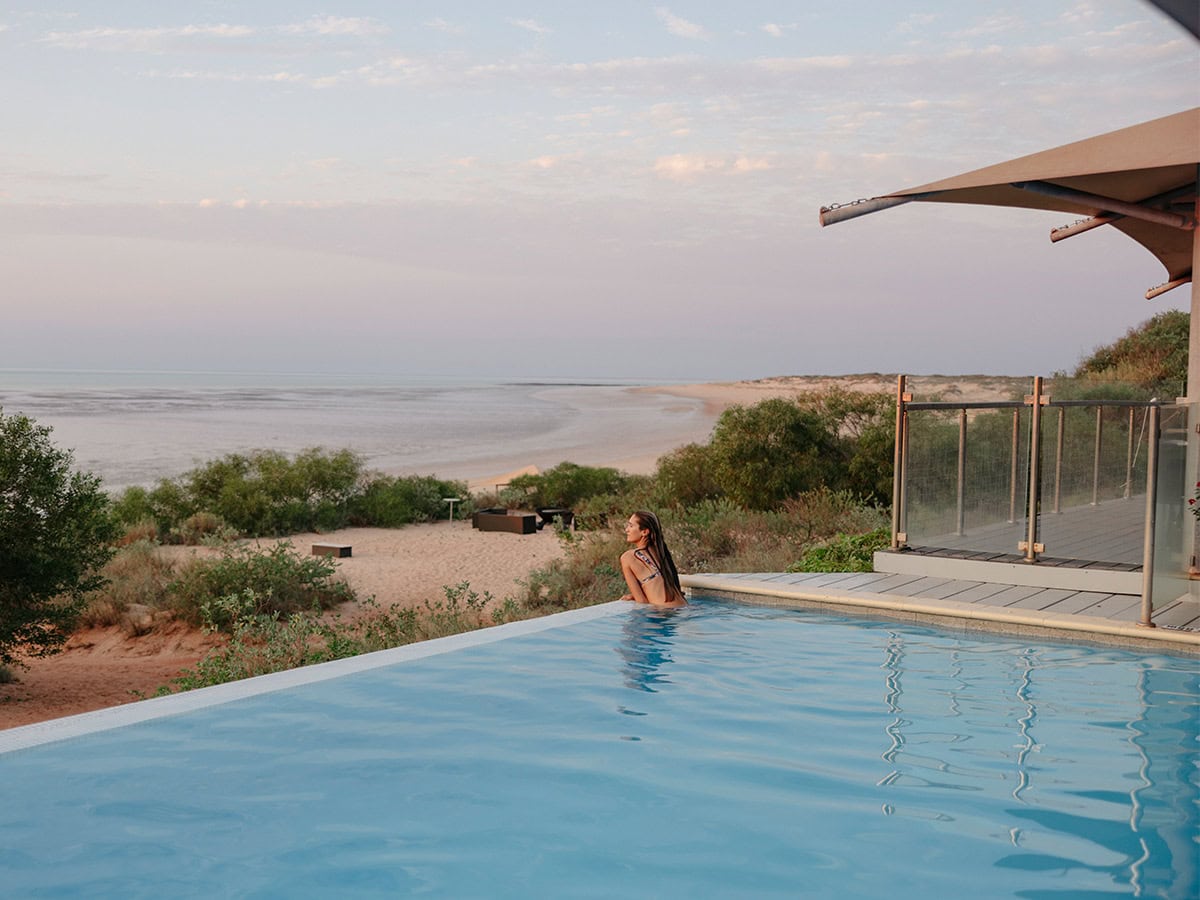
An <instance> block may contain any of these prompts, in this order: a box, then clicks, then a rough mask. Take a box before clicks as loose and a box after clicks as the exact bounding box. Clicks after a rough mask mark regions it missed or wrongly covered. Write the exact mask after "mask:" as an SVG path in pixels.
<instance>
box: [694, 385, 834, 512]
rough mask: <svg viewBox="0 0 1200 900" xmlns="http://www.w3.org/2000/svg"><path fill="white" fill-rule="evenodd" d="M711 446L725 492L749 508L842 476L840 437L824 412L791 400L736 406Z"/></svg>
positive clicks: (764, 505)
mask: <svg viewBox="0 0 1200 900" xmlns="http://www.w3.org/2000/svg"><path fill="white" fill-rule="evenodd" d="M709 446H710V452H711V454H712V459H713V465H714V471H715V477H716V480H717V482H718V483H719V484H720V486H721V489H722V493H723V495H724V496H725V497H727V498H729V499H730V500H732V501H733V502H735V503H737V504H738V505H739V506H744V507H746V508H747V509H762V510H765V509H772V508H774V507H775V506H777V505H779V504H780V503H782V502H783V501H784V500H786V499H787V498H788V497H794V496H795V495H796V494H799V493H801V492H802V491H806V490H812V489H814V488H817V487H821V486H822V485H833V486H836V485H838V483H839V479H840V478H841V448H840V446H839V443H838V436H837V435H836V433H834V432H833V431H832V430H831V428H830V426H829V423H828V422H827V421H826V419H825V418H824V417H823V416H822V415H821V414H820V413H818V412H816V411H814V410H812V409H806V408H803V407H801V406H800V405H799V404H797V403H795V402H793V401H790V400H784V399H779V398H776V399H771V400H764V401H762V402H761V403H757V404H755V405H754V406H731V407H730V408H729V409H727V410H725V412H723V413H722V414H721V418H720V419H718V420H717V425H716V427H715V428H714V429H713V436H712V441H711V443H710V445H709Z"/></svg>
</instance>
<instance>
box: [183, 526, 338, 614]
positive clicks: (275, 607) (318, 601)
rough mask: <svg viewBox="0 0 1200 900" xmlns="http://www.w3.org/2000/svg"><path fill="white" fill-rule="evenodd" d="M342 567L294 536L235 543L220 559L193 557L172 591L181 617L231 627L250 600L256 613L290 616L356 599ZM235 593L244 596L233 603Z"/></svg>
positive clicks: (238, 596)
mask: <svg viewBox="0 0 1200 900" xmlns="http://www.w3.org/2000/svg"><path fill="white" fill-rule="evenodd" d="M336 570H337V563H336V562H335V561H334V560H333V559H331V558H329V557H326V556H301V555H300V554H298V553H297V552H296V551H295V550H294V549H293V547H292V545H291V543H290V542H288V541H283V542H281V543H279V544H276V545H274V546H272V547H269V548H267V549H257V548H253V547H244V546H233V547H227V548H225V549H224V550H222V551H221V555H220V557H218V558H217V559H194V560H192V561H191V562H189V563H188V564H187V565H186V566H185V567H184V568H183V571H182V572H180V574H179V576H178V577H177V578H176V579H175V580H174V581H172V582H171V583H170V584H169V585H167V589H166V593H167V598H168V602H169V604H170V607H171V609H172V610H173V611H174V612H175V614H176V616H177V617H178V618H180V619H182V620H184V621H186V622H189V623H191V624H193V625H206V626H209V627H212V628H216V629H218V630H228V629H229V628H231V627H232V625H233V624H234V622H235V621H236V620H237V618H238V617H239V616H240V615H241V614H242V612H243V608H242V607H243V605H244V603H245V602H247V601H252V602H251V605H250V607H249V610H248V612H249V613H250V614H253V615H266V616H283V617H288V616H292V615H295V614H296V613H300V612H304V611H307V610H317V611H319V610H326V609H332V608H333V607H334V606H336V605H337V604H339V603H343V602H345V601H347V600H352V599H353V598H354V592H353V590H351V588H350V586H349V585H348V584H346V582H345V581H343V580H341V579H339V578H335V577H334V574H335V572H336ZM229 598H237V600H238V602H237V603H234V604H232V605H231V604H230V603H229V602H228V601H229Z"/></svg>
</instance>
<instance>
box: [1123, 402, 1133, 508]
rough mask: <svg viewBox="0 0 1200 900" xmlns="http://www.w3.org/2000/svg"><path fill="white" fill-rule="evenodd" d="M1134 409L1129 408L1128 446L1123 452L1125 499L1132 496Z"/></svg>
mask: <svg viewBox="0 0 1200 900" xmlns="http://www.w3.org/2000/svg"><path fill="white" fill-rule="evenodd" d="M1133 413H1134V409H1133V407H1132V406H1131V407H1129V446H1128V448H1127V449H1126V450H1125V499H1126V500H1128V499H1129V498H1130V497H1132V496H1133V425H1134V415H1133Z"/></svg>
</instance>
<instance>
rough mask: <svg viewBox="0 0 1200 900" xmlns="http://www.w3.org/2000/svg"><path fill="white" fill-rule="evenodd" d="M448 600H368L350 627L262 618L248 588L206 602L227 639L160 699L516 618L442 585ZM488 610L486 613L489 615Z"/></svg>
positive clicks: (313, 619)
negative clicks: (384, 603) (412, 603)
mask: <svg viewBox="0 0 1200 900" xmlns="http://www.w3.org/2000/svg"><path fill="white" fill-rule="evenodd" d="M443 590H444V591H445V595H446V596H445V599H444V600H439V601H436V602H426V604H425V607H424V608H423V609H421V610H417V609H412V608H402V607H400V606H391V607H389V608H388V609H381V608H380V607H379V606H377V605H376V604H375V603H374V602H373V601H367V602H366V603H365V604H364V605H365V607H366V610H365V612H364V613H362V614H361V615H359V616H357V617H356V618H355V619H354V621H352V622H342V621H340V620H337V619H335V620H334V621H332V622H327V621H324V620H323V619H322V618H320V617H318V616H317V615H315V614H314V613H302V614H299V615H294V616H291V617H287V618H284V617H281V616H280V615H279V614H278V613H272V614H267V613H262V612H258V611H257V610H258V609H260V608H261V607H262V603H261V601H260V599H259V598H258V597H257V596H256V595H255V593H254V591H253V590H245V591H242V592H241V593H239V594H232V595H230V596H228V597H225V598H222V599H220V600H217V601H214V602H211V603H208V604H205V606H204V610H203V612H204V616H205V619H206V621H207V622H208V623H209V625H210V627H216V626H217V625H218V623H226V622H227V623H229V624H230V632H231V633H230V639H229V641H228V642H227V643H226V644H224V645H223V646H221V647H218V648H216V649H215V650H212V651H211V652H209V653H208V654H207V655H206V656H205V657H204V658H203V659H202V660H200V662H199V663H197V664H196V665H195V666H194V667H192V668H191V669H189V670H186V671H185V672H183V674H182V675H180V676H179V677H178V678H176V679H175V681H174V682H173V684H172V685H169V686H164V687H162V688H160V689H159V692H158V693H160V694H165V693H171V692H173V691H176V690H191V689H193V688H198V687H208V686H210V685H215V684H223V683H225V682H227V681H236V680H238V679H241V678H251V677H253V676H256V675H266V674H269V673H271V672H280V671H284V670H286V669H294V668H297V667H298V666H307V665H313V664H315V663H322V662H330V661H331V660H335V659H343V658H345V657H349V656H358V655H359V654H362V653H370V652H373V651H375V650H386V649H389V648H391V647H399V646H402V645H404V644H409V643H412V642H414V641H421V640H427V639H429V638H435V637H446V636H447V635H451V634H459V633H461V632H464V631H470V630H473V629H476V628H481V627H484V626H486V625H499V624H503V623H504V622H508V621H513V620H514V619H516V618H519V617H520V613H519V611H518V609H517V607H516V604H515V603H514V602H513V601H511V600H510V601H507V602H505V603H503V604H500V605H498V606H494V607H493V603H492V601H493V598H492V597H491V595H489V594H487V593H486V592H485V593H484V594H483V596H480V595H479V594H477V593H476V592H475V591H472V590H471V586H470V585H469V584H468V583H466V582H463V583H461V584H458V585H454V586H453V587H449V586H448V587H445V588H444V589H443ZM489 608H490V611H489Z"/></svg>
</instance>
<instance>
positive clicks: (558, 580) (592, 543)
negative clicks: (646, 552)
mask: <svg viewBox="0 0 1200 900" xmlns="http://www.w3.org/2000/svg"><path fill="white" fill-rule="evenodd" d="M625 549H626V544H625V536H624V534H623V533H621V532H620V531H619V530H618V529H617V528H616V527H611V528H608V529H605V530H602V531H597V532H592V533H588V534H585V535H582V536H580V537H579V539H578V540H573V541H569V542H566V551H567V552H566V555H565V556H564V557H562V558H561V559H556V560H553V561H552V562H550V563H549V564H548V565H546V566H542V567H541V568H539V569H535V570H534V571H533V572H531V573H530V575H529V578H528V579H526V580H525V581H524V582H523V589H524V593H523V594H522V595H521V596H520V597H519V598H518V600H519V602H520V604H521V606H522V607H524V609H525V610H527V611H528V612H529V614H531V615H543V614H545V613H551V612H561V611H563V610H566V609H576V608H578V607H582V606H593V605H595V604H597V603H607V602H608V601H610V600H616V599H618V598H619V597H621V596H622V595H623V594H624V593H625V592H626V587H625V579H624V577H623V576H622V575H621V569H620V562H619V560H620V557H621V554H622V553H623V552H625Z"/></svg>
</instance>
